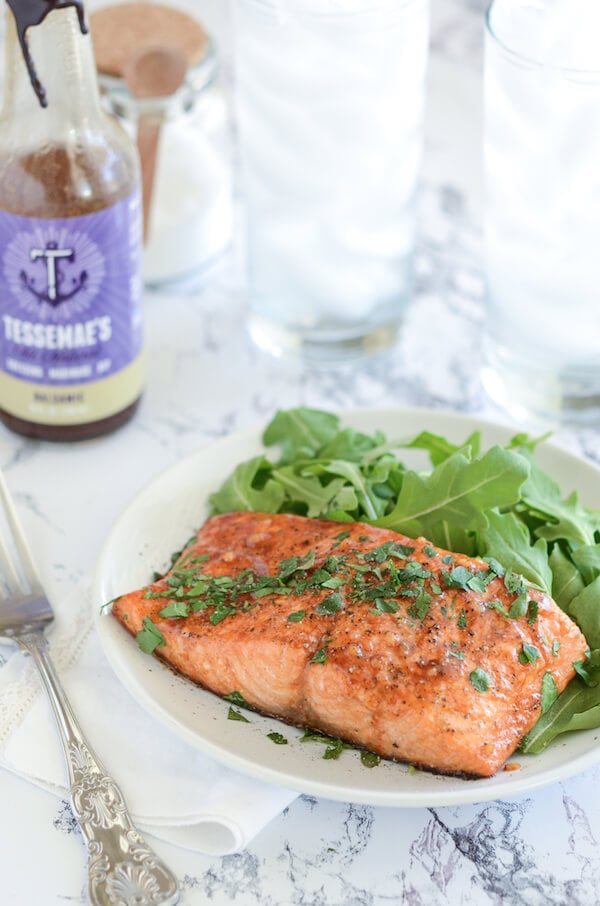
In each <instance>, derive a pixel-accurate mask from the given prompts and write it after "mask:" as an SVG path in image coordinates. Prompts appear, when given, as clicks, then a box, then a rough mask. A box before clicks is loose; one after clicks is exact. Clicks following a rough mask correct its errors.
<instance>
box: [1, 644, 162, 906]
mask: <svg viewBox="0 0 600 906" xmlns="http://www.w3.org/2000/svg"><path fill="white" fill-rule="evenodd" d="M15 639H16V641H17V642H18V643H19V645H20V647H21V648H22V649H24V650H25V651H27V652H29V654H30V655H31V656H32V658H33V659H34V661H35V663H36V665H37V667H38V668H39V671H40V674H41V676H42V679H43V681H44V685H45V687H46V690H47V692H48V695H49V697H50V701H51V702H52V707H53V710H54V714H55V716H56V720H57V723H58V726H59V730H60V735H61V739H62V743H63V747H64V750H65V755H66V760H67V765H68V769H69V780H70V789H71V804H72V807H73V811H74V814H75V816H76V818H77V820H78V822H79V825H80V827H81V831H82V833H83V836H84V838H85V840H86V843H87V849H88V856H89V861H88V878H89V883H88V893H89V898H90V902H91V903H92V904H94V906H129V904H133V903H135V904H136V906H158V904H162V906H170V904H175V903H177V901H178V899H179V891H178V886H177V881H176V880H175V878H174V877H173V875H172V874H171V872H170V870H169V869H168V868H167V866H166V865H165V864H164V863H163V862H162V860H161V859H159V858H158V856H157V855H156V853H154V851H153V850H152V849H151V848H150V847H149V846H148V844H147V843H146V842H145V840H143V838H142V837H141V836H140V834H139V832H138V830H137V829H136V827H135V825H134V824H133V822H132V820H131V818H130V816H129V814H128V811H127V806H126V804H125V800H124V799H123V795H122V793H121V791H120V789H119V787H118V786H117V784H116V783H115V782H114V780H112V779H111V777H109V776H108V774H107V773H106V771H105V769H104V767H103V766H102V764H101V762H100V761H99V760H98V758H97V757H96V756H95V755H94V752H93V750H92V749H91V748H90V746H89V745H88V743H87V741H86V740H85V738H84V736H83V733H82V732H81V729H80V727H79V724H78V722H77V719H76V717H75V714H74V713H73V710H72V708H71V705H70V704H69V701H68V699H67V697H66V695H65V693H64V691H63V689H62V687H61V684H60V681H59V679H58V676H57V674H56V671H55V669H54V665H53V664H52V661H51V660H50V656H49V654H48V646H47V642H46V638H45V636H44V635H43V632H42V631H41V630H37V629H36V630H32V631H31V632H26V633H23V634H21V635H18V636H15Z"/></svg>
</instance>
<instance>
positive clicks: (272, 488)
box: [208, 456, 285, 513]
mask: <svg viewBox="0 0 600 906" xmlns="http://www.w3.org/2000/svg"><path fill="white" fill-rule="evenodd" d="M271 468H272V467H271V463H270V462H269V460H268V459H266V458H265V457H264V456H255V457H254V458H253V459H249V460H247V461H246V462H242V463H240V465H239V466H236V468H235V469H234V470H233V473H232V474H231V475H230V476H229V478H227V479H226V481H225V482H224V483H223V485H222V486H221V488H220V489H219V490H218V491H216V492H215V493H214V494H211V495H210V496H209V498H208V500H209V503H210V505H211V506H212V508H213V512H214V513H233V512H242V511H251V512H252V511H255V512H260V513H277V512H279V509H280V507H281V505H282V503H283V500H284V496H285V494H284V491H283V488H282V487H281V485H280V484H278V483H277V482H274V481H273V480H272V479H270V478H267V480H266V481H265V482H264V483H263V484H260V483H259V479H260V476H261V473H263V474H264V473H267V474H268V473H269V472H270V470H271Z"/></svg>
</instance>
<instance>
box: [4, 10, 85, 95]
mask: <svg viewBox="0 0 600 906" xmlns="http://www.w3.org/2000/svg"><path fill="white" fill-rule="evenodd" d="M6 2H7V3H8V5H9V7H10V8H11V10H12V13H13V16H14V17H15V23H16V26H17V35H18V38H19V44H20V45H21V51H22V53H23V59H24V60H25V65H26V67H27V72H28V73H29V78H30V80H31V84H32V86H33V90H34V91H35V93H36V95H37V98H38V100H39V102H40V104H41V105H42V107H47V106H48V100H47V98H46V91H45V89H44V86H43V85H42V83H41V82H40V80H39V78H38V75H37V73H36V71H35V66H34V65H33V60H32V58H31V54H30V52H29V45H28V44H27V29H28V28H31V27H33V26H35V25H39V24H40V23H41V22H43V21H44V19H45V18H46V16H47V15H48V13H51V12H53V11H54V10H55V9H67V8H68V7H70V6H72V7H73V8H74V9H75V10H76V11H77V18H78V19H79V28H80V29H81V32H82V34H86V33H87V30H88V27H87V24H86V22H85V17H84V14H83V4H82V0H6Z"/></svg>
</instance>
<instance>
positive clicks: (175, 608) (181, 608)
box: [158, 601, 190, 617]
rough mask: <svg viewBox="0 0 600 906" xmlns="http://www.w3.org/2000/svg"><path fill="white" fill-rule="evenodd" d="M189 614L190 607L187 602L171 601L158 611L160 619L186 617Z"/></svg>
mask: <svg viewBox="0 0 600 906" xmlns="http://www.w3.org/2000/svg"><path fill="white" fill-rule="evenodd" d="M189 612H190V605H189V604H188V603H187V601H172V602H171V603H170V604H167V606H166V607H163V609H162V610H159V612H158V615H159V616H160V617H187V616H188V614H189Z"/></svg>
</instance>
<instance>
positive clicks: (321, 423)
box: [263, 406, 340, 463]
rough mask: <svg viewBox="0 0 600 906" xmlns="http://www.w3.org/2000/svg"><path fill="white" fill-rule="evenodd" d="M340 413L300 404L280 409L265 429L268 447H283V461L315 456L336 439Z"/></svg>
mask: <svg viewBox="0 0 600 906" xmlns="http://www.w3.org/2000/svg"><path fill="white" fill-rule="evenodd" d="M339 424H340V420H339V418H338V416H337V415H333V414H332V413H330V412H323V411H322V410H320V409H308V408H306V407H305V406H299V407H298V408H296V409H287V410H279V411H278V412H277V413H276V414H275V416H274V417H273V419H272V420H271V421H270V422H269V424H268V425H267V427H266V428H265V430H264V432H263V443H264V444H265V446H267V447H272V446H274V445H276V444H279V445H280V446H281V462H282V463H288V462H292V461H293V460H295V459H298V458H304V459H305V458H307V457H311V456H315V455H316V454H317V453H318V452H319V450H320V448H321V447H322V446H323V445H324V444H326V443H327V442H328V441H331V440H333V438H334V437H335V436H336V435H337V433H338V430H339Z"/></svg>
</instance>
